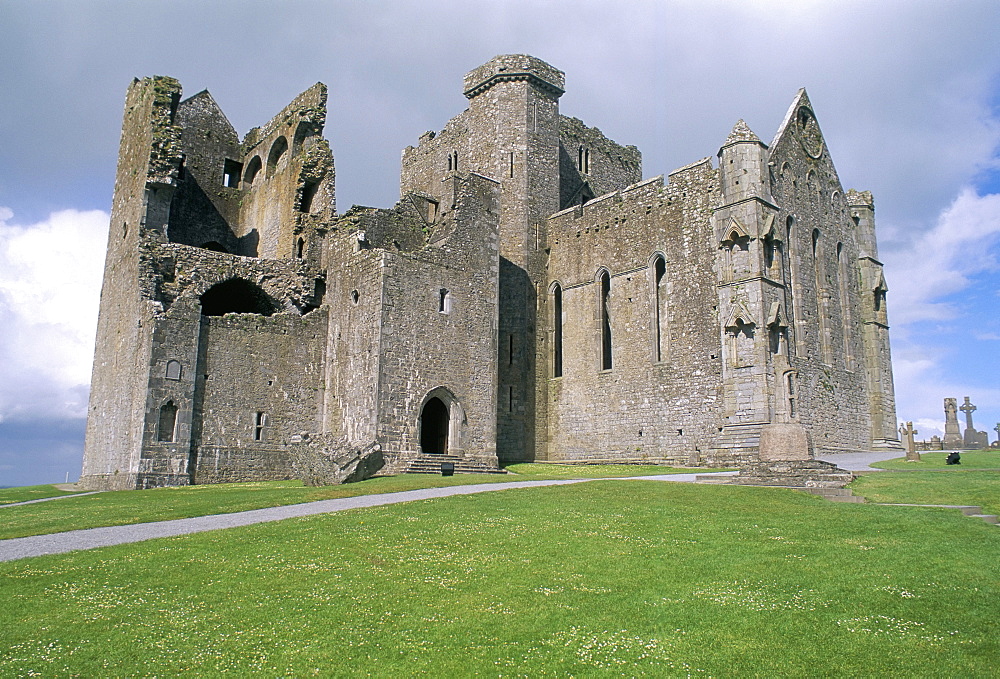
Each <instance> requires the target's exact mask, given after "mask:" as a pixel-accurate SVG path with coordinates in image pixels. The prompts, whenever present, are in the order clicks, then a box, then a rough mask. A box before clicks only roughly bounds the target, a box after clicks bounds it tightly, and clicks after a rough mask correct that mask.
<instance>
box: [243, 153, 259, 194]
mask: <svg viewBox="0 0 1000 679" xmlns="http://www.w3.org/2000/svg"><path fill="white" fill-rule="evenodd" d="M263 166H264V163H263V162H261V160H260V156H254V157H253V158H251V159H250V162H249V163H247V169H246V170H245V171H244V172H243V188H244V189H249V188H251V187H252V186H253V183H254V182H255V181H256V180H257V176H258V174H259V173H260V169H261V167H263Z"/></svg>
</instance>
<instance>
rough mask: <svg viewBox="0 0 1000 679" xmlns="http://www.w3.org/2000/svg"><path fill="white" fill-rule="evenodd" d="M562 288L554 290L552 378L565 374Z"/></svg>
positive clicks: (557, 286)
mask: <svg viewBox="0 0 1000 679" xmlns="http://www.w3.org/2000/svg"><path fill="white" fill-rule="evenodd" d="M562 303H563V299H562V288H561V287H560V286H559V285H556V286H555V288H553V290H552V376H553V377H562V374H563V365H562V363H563V345H562V344H563V318H562V315H563V309H562V305H563V304H562Z"/></svg>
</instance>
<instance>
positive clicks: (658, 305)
mask: <svg viewBox="0 0 1000 679" xmlns="http://www.w3.org/2000/svg"><path fill="white" fill-rule="evenodd" d="M649 272H650V283H651V284H652V294H651V295H650V298H651V301H652V303H653V304H652V307H653V323H652V325H653V360H654V361H663V360H665V359H666V357H667V350H668V347H669V345H670V332H669V330H670V326H669V323H668V318H669V317H668V311H669V308H668V305H669V300H668V298H667V286H668V283H669V281H668V280H667V260H666V258H665V257H664V256H663V254H662V253H660V252H657V253H655V254H654V255H653V258H652V260H650V264H649Z"/></svg>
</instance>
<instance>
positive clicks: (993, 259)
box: [884, 188, 1000, 326]
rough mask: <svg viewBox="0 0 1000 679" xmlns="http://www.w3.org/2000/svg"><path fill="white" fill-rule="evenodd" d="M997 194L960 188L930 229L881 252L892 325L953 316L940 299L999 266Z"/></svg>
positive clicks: (999, 205)
mask: <svg viewBox="0 0 1000 679" xmlns="http://www.w3.org/2000/svg"><path fill="white" fill-rule="evenodd" d="M998 246H1000V194H988V195H985V196H980V195H978V194H977V193H976V192H975V190H973V189H971V188H964V189H962V191H961V192H960V193H959V195H958V197H957V198H956V199H955V200H954V201H953V202H952V204H951V205H950V206H948V207H947V208H946V209H945V210H944V211H943V212H942V213H941V215H940V217H939V218H938V220H937V223H936V224H935V226H934V227H933V228H931V229H930V230H929V231H927V232H925V233H923V234H921V235H920V236H919V237H917V238H914V239H913V240H911V241H910V242H909V243H908V244H907V246H906V247H902V248H898V249H896V250H894V251H892V252H887V253H885V256H884V258H885V266H886V272H887V274H888V275H887V277H888V279H889V287H890V289H891V290H892V292H891V295H892V306H891V307H890V314H891V317H892V320H893V321H894V322H895V323H896V324H897V325H902V326H906V325H909V324H912V323H917V322H921V321H940V320H947V319H950V318H953V317H954V316H955V315H956V309H955V308H954V307H953V305H952V304H950V303H949V302H947V301H944V298H945V297H947V296H949V295H952V294H954V293H956V292H960V291H962V290H964V289H966V288H967V287H968V286H969V284H970V277H971V276H973V275H975V274H978V273H982V272H984V271H991V270H997V269H998V268H1000V265H998V261H997V248H998Z"/></svg>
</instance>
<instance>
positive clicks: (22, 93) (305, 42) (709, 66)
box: [0, 0, 1000, 486]
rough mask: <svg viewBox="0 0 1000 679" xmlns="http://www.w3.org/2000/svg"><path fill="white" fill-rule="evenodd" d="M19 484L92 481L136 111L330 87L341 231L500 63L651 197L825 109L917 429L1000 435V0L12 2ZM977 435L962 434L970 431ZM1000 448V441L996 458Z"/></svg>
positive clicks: (392, 188)
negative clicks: (957, 424)
mask: <svg viewBox="0 0 1000 679" xmlns="http://www.w3.org/2000/svg"><path fill="white" fill-rule="evenodd" d="M0 17H2V21H0V84H2V89H3V96H2V97H0V486H3V485H20V484H27V483H42V482H52V481H61V480H63V479H64V478H65V476H66V475H67V474H68V475H69V478H70V479H74V478H76V476H77V475H78V474H79V470H80V458H81V455H82V449H83V430H84V425H83V422H84V420H83V417H84V414H85V410H86V401H87V390H88V382H89V376H90V362H91V358H92V355H93V341H94V332H95V327H96V318H97V304H98V298H99V294H100V279H101V272H102V268H103V262H104V247H105V240H106V237H107V222H108V211H109V209H110V203H111V192H112V188H113V182H114V172H115V162H116V156H117V148H118V135H119V131H120V125H121V113H122V104H123V99H124V94H125V89H126V87H127V86H128V83H129V81H130V80H131V79H132V78H133V77H143V76H148V75H154V74H158V75H171V76H174V77H176V78H178V79H179V80H180V81H181V83H182V85H183V86H184V91H185V95H192V94H195V93H197V92H199V91H200V90H202V89H209V90H211V92H212V94H213V96H214V97H215V99H216V101H218V102H219V104H220V105H221V106H222V107H223V109H224V110H225V111H226V112H227V114H228V116H229V119H230V120H231V121H232V123H233V125H234V126H235V127H236V129H237V130H238V131H239V132H240V133H245V132H246V131H247V130H249V129H250V128H251V127H253V126H255V125H258V124H261V123H263V122H266V121H267V120H268V119H269V118H270V117H271V116H272V115H274V114H275V113H277V112H278V111H279V110H280V109H281V108H282V107H283V106H284V105H285V104H286V103H287V102H288V101H289V100H291V99H292V98H293V97H294V96H295V95H296V94H298V93H299V92H301V91H302V90H304V89H306V88H307V87H309V86H310V85H312V84H313V83H315V82H316V81H322V82H324V83H326V84H327V85H328V86H329V89H330V100H329V107H330V113H329V117H328V120H327V128H326V137H327V138H328V139H329V140H330V143H331V146H332V147H333V150H334V155H335V158H336V164H337V200H338V206H339V208H340V210H341V211H343V210H346V209H347V208H349V207H350V206H351V205H352V204H364V205H373V206H380V207H388V206H390V205H391V204H392V203H393V202H394V201H395V200H396V198H397V197H398V177H399V157H400V151H401V150H402V149H403V148H404V147H405V146H407V145H409V144H414V143H416V140H417V138H418V136H419V135H420V134H421V133H422V132H424V131H425V130H438V129H440V128H441V127H442V126H443V125H444V123H445V122H446V121H447V120H448V119H449V118H450V117H451V116H453V115H455V114H456V113H458V112H459V111H461V110H462V109H463V108H464V106H465V99H464V97H463V96H462V93H461V82H462V75H463V74H464V73H465V72H466V71H469V70H471V69H472V68H474V67H475V66H478V65H479V64H481V63H483V62H485V61H487V60H488V59H490V58H492V57H493V56H495V55H496V54H501V53H513V52H521V53H530V54H533V55H535V56H538V57H540V58H542V59H545V60H546V61H548V62H549V63H551V64H553V65H555V66H556V67H558V68H560V69H562V70H564V71H565V72H566V82H567V87H566V94H565V95H564V96H563V97H562V100H561V110H562V112H563V113H565V114H568V115H573V116H576V117H579V118H582V119H583V120H584V121H586V122H587V123H588V124H590V125H596V126H598V127H600V128H601V129H602V130H603V131H604V132H605V133H606V134H607V135H608V136H610V137H611V138H613V139H615V140H617V141H619V142H621V143H625V144H635V145H636V146H638V147H639V148H640V149H641V150H642V152H643V170H644V175H645V176H647V177H651V176H655V175H659V174H664V173H667V172H669V171H670V170H672V169H674V168H677V167H680V166H681V165H685V164H687V163H689V162H692V161H695V160H698V159H700V158H702V157H705V156H714V155H715V153H716V152H717V150H718V148H719V146H720V144H721V143H722V141H723V140H724V139H725V138H726V136H727V134H728V132H729V130H730V129H731V128H732V125H733V123H734V122H735V121H736V120H738V119H740V118H743V119H745V120H746V121H747V123H748V124H749V125H750V127H751V128H753V130H754V131H755V132H757V134H758V136H760V137H761V138H762V139H764V140H765V141H766V140H768V139H770V138H771V137H772V135H773V134H774V133H775V131H776V130H777V127H778V124H779V123H780V122H781V119H782V117H783V116H784V114H785V111H786V109H787V107H788V105H789V104H790V102H791V100H792V97H793V96H794V94H795V92H796V91H797V90H798V88H800V87H803V86H804V87H806V88H807V89H808V92H809V96H810V99H811V100H812V103H813V106H814V107H815V110H816V114H817V117H818V119H819V122H820V125H821V127H822V129H823V133H824V135H825V137H826V139H827V143H828V145H829V148H830V150H831V153H832V155H833V159H834V162H835V163H836V165H837V169H838V172H839V174H840V178H841V181H842V182H843V184H844V186H845V188H857V189H868V190H871V191H872V192H873V193H874V195H875V199H876V208H877V212H876V216H877V220H878V229H879V245H880V255H881V258H882V260H883V261H884V262H885V265H886V275H887V278H888V284H889V288H890V291H889V314H890V322H891V323H892V326H893V328H892V335H891V337H892V352H893V363H894V367H895V380H896V394H897V407H898V411H899V417H900V419H905V420H913V421H914V422H915V423H916V427H917V429H918V430H919V431H920V434H919V435H918V438H922V437H924V436H928V437H929V436H930V435H932V434H935V433H941V429H942V428H943V417H944V416H943V413H942V399H943V398H944V397H946V396H952V397H956V398H958V399H959V400H960V401H961V399H962V397H964V396H970V397H972V400H973V402H974V403H975V404H976V405H978V406H979V410H978V411H977V412H976V414H975V415H976V424H977V428H979V429H991V428H992V427H993V426H995V424H996V423H997V422H998V421H1000V384H998V377H1000V369H998V365H1000V361H998V360H997V353H998V351H1000V316H998V313H997V311H998V309H1000V155H998V149H1000V49H998V48H997V36H1000V4H998V3H997V2H996V0H982V1H967V2H966V1H962V0H952V1H950V2H938V1H935V2H921V1H920V0H902V1H893V0H880V1H879V2H872V1H871V0H866V1H865V2H853V1H851V0H837V1H836V2H834V1H832V0H831V1H829V2H818V1H813V0H789V1H787V2H785V1H778V0H772V1H768V2H763V1H752V0H741V1H736V2H721V1H720V2H713V1H712V0H689V1H678V0H662V1H659V2H652V1H650V2H643V1H640V0H629V1H628V2H622V3H612V2H610V1H607V0H606V1H603V2H590V1H588V0H573V1H572V2H554V1H553V2H547V1H544V0H530V1H529V0H523V1H514V0H492V1H491V2H476V1H474V0H472V1H470V0H461V1H452V0H422V1H420V2H416V1H414V2H390V1H388V0H382V1H380V2H374V1H373V2H363V1H361V0H357V1H355V2H337V1H326V2H308V1H303V0H284V1H282V2H260V1H254V0H242V1H240V2H222V1H218V2H204V0H198V1H196V2H190V1H187V0H171V1H170V2H162V1H160V0H145V1H143V2H138V1H133V2H94V1H89V0H73V1H72V2H50V1H47V0H32V1H30V2H29V1H27V0H0ZM963 427H964V423H963ZM995 438H996V433H995V432H991V440H994V439H995Z"/></svg>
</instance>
